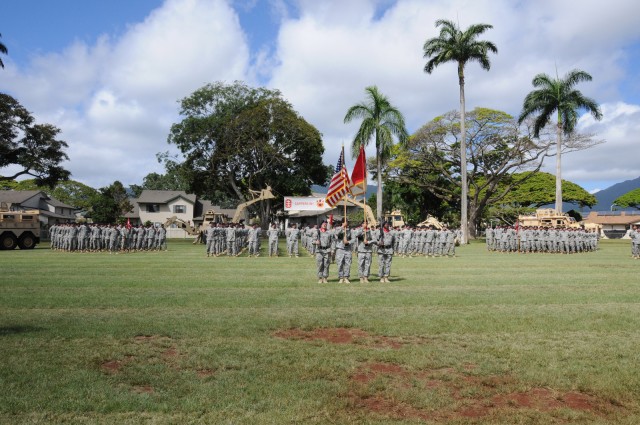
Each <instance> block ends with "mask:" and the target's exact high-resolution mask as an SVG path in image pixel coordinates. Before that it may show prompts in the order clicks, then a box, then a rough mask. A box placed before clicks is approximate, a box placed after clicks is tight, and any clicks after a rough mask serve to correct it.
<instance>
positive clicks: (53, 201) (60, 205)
mask: <svg viewBox="0 0 640 425" xmlns="http://www.w3.org/2000/svg"><path fill="white" fill-rule="evenodd" d="M46 202H47V204H49V205H51V206H52V207H58V208H71V209H72V210H75V209H76V207H74V206H73V205H69V204H65V203H64V202H62V201H58V200H57V199H56V198H52V197H49V198H47V199H46Z"/></svg>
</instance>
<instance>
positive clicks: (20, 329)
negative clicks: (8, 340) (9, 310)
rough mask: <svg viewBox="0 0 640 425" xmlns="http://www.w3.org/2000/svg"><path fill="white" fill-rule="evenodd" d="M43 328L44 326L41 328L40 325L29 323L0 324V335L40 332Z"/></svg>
mask: <svg viewBox="0 0 640 425" xmlns="http://www.w3.org/2000/svg"><path fill="white" fill-rule="evenodd" d="M44 330H45V328H42V327H40V326H29V325H14V326H0V336H5V335H17V334H25V333H30V332H41V331H44Z"/></svg>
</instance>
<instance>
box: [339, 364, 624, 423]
mask: <svg viewBox="0 0 640 425" xmlns="http://www.w3.org/2000/svg"><path fill="white" fill-rule="evenodd" d="M467 369H470V368H469V367H467V365H462V367H461V371H458V370H455V369H452V368H445V369H431V370H421V371H411V370H408V369H407V368H405V367H403V366H401V365H398V364H394V363H367V364H364V365H362V366H361V367H359V368H358V369H357V370H356V371H355V372H354V373H353V374H352V375H351V376H350V381H351V387H352V390H351V392H350V393H349V398H350V401H351V405H352V406H353V407H354V408H355V409H358V410H365V411H368V412H372V413H376V414H378V415H382V416H386V417H390V418H393V419H421V420H433V421H447V420H464V419H478V418H484V417H487V416H502V415H505V414H507V413H509V412H511V413H513V412H516V411H529V412H530V411H535V412H538V413H540V414H543V415H547V416H548V419H549V421H550V422H553V421H555V420H556V419H557V420H561V419H560V418H561V413H560V412H562V411H566V410H569V411H573V412H577V413H583V414H585V415H586V416H594V415H595V416H598V417H601V418H606V417H609V416H610V415H614V414H619V413H621V412H624V408H623V407H621V406H620V404H619V403H614V402H612V401H610V400H607V399H604V398H600V397H597V396H595V395H591V394H586V393H582V392H578V391H569V392H565V391H560V390H556V389H553V388H539V387H532V388H528V389H526V390H524V391H514V389H515V388H521V387H522V385H521V384H519V383H518V382H516V381H515V379H514V378H512V377H511V376H508V375H502V376H500V375H493V376H477V375H471V374H470V372H469V371H468V370H467ZM471 369H476V368H475V367H474V368H471ZM420 400H422V401H420ZM426 400H428V401H426ZM434 400H435V401H434ZM421 402H424V403H425V404H429V405H430V406H435V407H433V408H430V409H427V408H424V407H421V406H420V405H419V404H420V403H421Z"/></svg>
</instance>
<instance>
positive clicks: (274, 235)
mask: <svg viewBox="0 0 640 425" xmlns="http://www.w3.org/2000/svg"><path fill="white" fill-rule="evenodd" d="M278 233H279V231H278V229H277V228H276V224H275V223H273V224H272V225H271V228H270V229H269V230H267V237H268V238H269V257H277V256H278Z"/></svg>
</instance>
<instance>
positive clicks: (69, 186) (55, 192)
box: [0, 179, 98, 210]
mask: <svg viewBox="0 0 640 425" xmlns="http://www.w3.org/2000/svg"><path fill="white" fill-rule="evenodd" d="M0 188H2V189H6V190H43V188H42V187H40V186H38V184H37V182H36V180H35V179H28V180H21V181H15V180H10V181H4V182H0ZM44 191H45V192H46V193H47V195H49V196H52V197H54V198H55V199H57V200H58V201H60V202H64V203H65V204H67V205H71V206H73V207H76V208H78V209H81V210H89V209H90V208H91V202H92V200H93V198H94V196H96V194H97V193H98V191H97V190H95V189H94V188H92V187H90V186H87V185H85V184H83V183H80V182H78V181H75V180H67V181H62V182H59V183H57V184H56V185H55V186H54V187H53V188H46V189H45V190H44Z"/></svg>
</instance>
